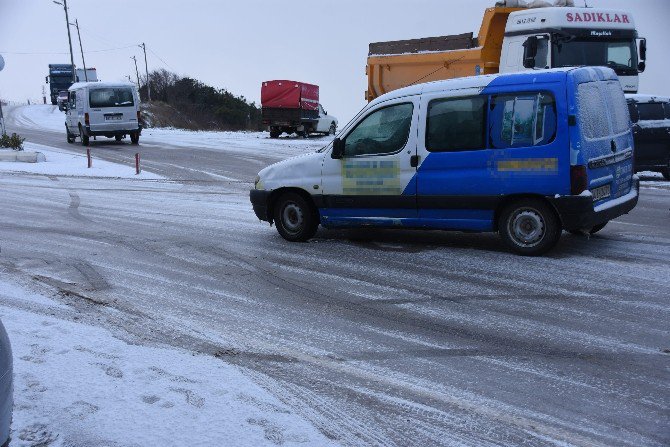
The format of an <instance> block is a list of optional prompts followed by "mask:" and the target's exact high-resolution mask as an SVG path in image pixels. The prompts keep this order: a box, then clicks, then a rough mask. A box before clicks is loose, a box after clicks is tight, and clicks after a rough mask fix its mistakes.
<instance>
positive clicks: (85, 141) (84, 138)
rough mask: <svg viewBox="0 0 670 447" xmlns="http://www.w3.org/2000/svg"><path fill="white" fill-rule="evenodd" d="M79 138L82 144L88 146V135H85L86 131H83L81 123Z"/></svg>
mask: <svg viewBox="0 0 670 447" xmlns="http://www.w3.org/2000/svg"><path fill="white" fill-rule="evenodd" d="M79 138H81V144H82V146H88V145H89V138H88V135H86V132H84V128H83V127H81V124H80V125H79Z"/></svg>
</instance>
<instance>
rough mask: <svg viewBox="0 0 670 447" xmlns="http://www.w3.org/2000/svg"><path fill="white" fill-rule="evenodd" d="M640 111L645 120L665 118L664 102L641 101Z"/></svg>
mask: <svg viewBox="0 0 670 447" xmlns="http://www.w3.org/2000/svg"><path fill="white" fill-rule="evenodd" d="M637 109H638V110H639V112H640V119H641V120H645V121H655V120H662V119H664V118H665V112H664V110H663V104H662V103H660V102H650V103H644V102H641V103H639V104H638V105H637Z"/></svg>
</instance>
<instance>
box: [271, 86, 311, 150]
mask: <svg viewBox="0 0 670 447" xmlns="http://www.w3.org/2000/svg"><path fill="white" fill-rule="evenodd" d="M319 109H320V108H319V86H318V85H313V84H307V83H305V82H297V81H286V80H280V81H266V82H263V85H262V86H261V114H262V117H263V124H264V125H266V126H267V127H268V128H269V130H270V137H272V138H277V137H278V136H279V135H281V134H282V132H286V133H289V134H290V133H297V134H298V135H302V136H307V135H308V134H309V133H310V132H317V126H318V122H319Z"/></svg>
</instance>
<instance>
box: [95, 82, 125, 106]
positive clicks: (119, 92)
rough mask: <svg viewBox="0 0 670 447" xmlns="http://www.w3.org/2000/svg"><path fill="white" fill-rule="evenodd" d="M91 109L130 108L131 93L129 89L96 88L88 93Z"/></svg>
mask: <svg viewBox="0 0 670 447" xmlns="http://www.w3.org/2000/svg"><path fill="white" fill-rule="evenodd" d="M89 102H90V104H91V107H94V108H97V107H131V106H133V105H135V102H134V101H133V91H132V90H131V89H130V88H123V87H121V88H97V89H94V90H91V92H90V93H89Z"/></svg>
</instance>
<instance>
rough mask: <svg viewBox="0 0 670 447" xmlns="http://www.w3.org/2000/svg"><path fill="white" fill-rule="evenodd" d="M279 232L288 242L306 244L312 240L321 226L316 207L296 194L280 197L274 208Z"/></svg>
mask: <svg viewBox="0 0 670 447" xmlns="http://www.w3.org/2000/svg"><path fill="white" fill-rule="evenodd" d="M274 221H275V225H276V226H277V231H278V232H279V234H280V235H281V237H283V238H284V239H286V240H287V241H291V242H305V241H307V240H308V239H311V238H312V236H314V234H315V233H316V229H317V228H318V226H319V219H318V217H317V214H316V210H315V209H314V207H313V206H312V205H311V204H309V203H308V202H307V200H305V199H304V198H303V197H301V196H300V195H299V194H296V193H292V192H289V193H285V194H282V195H281V196H280V197H279V200H277V202H276V205H275V208H274Z"/></svg>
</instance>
